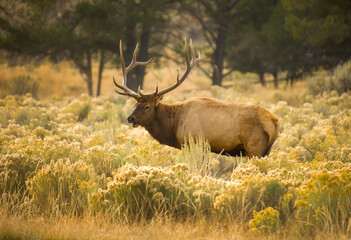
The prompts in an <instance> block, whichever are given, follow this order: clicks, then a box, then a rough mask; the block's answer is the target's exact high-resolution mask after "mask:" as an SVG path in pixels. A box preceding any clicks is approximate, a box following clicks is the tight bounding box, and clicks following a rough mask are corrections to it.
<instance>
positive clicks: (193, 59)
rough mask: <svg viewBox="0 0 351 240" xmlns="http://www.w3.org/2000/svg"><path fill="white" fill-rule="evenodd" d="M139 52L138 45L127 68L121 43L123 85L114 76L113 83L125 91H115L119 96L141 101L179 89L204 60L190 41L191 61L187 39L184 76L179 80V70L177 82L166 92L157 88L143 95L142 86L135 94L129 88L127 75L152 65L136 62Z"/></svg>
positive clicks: (120, 43) (149, 61)
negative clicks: (193, 69)
mask: <svg viewBox="0 0 351 240" xmlns="http://www.w3.org/2000/svg"><path fill="white" fill-rule="evenodd" d="M138 50H139V44H137V45H136V47H135V50H134V53H133V59H132V62H131V63H130V64H129V66H128V67H127V68H126V67H125V64H124V58H123V51H122V41H120V42H119V51H120V55H121V63H122V73H123V83H122V85H119V84H118V83H117V82H116V81H115V77H114V76H113V82H114V83H115V85H116V87H118V88H119V89H121V90H123V92H120V91H118V90H115V91H116V92H117V93H118V94H121V95H127V96H130V97H133V98H135V99H137V100H141V99H143V98H149V97H157V96H162V95H164V94H166V93H168V92H170V91H172V90H174V89H175V88H177V87H178V86H179V85H180V84H182V82H184V80H185V79H186V78H187V76H188V75H189V73H190V71H191V69H192V68H193V67H194V66H195V65H196V64H197V63H198V61H200V60H201V59H202V58H201V56H200V52H199V53H198V57H196V55H195V51H194V48H193V44H192V41H191V39H190V52H191V60H190V59H189V54H188V43H187V40H186V39H185V47H184V53H185V61H186V69H185V71H184V73H183V74H182V76H181V77H180V78H179V71H178V70H177V82H176V83H175V84H173V85H172V86H170V87H169V88H166V89H165V90H162V91H161V92H158V86H156V91H155V92H153V93H150V94H143V93H141V91H140V86H139V88H138V93H136V92H134V91H133V90H131V89H129V88H128V87H127V74H128V73H129V72H130V71H131V70H133V69H134V68H135V67H136V66H146V65H148V64H149V63H151V61H152V59H150V60H148V61H147V62H138V61H137V60H136V55H137V54H138Z"/></svg>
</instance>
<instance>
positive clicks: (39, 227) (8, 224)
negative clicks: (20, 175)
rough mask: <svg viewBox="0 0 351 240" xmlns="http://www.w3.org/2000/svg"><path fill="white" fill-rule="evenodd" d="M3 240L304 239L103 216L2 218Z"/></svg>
mask: <svg viewBox="0 0 351 240" xmlns="http://www.w3.org/2000/svg"><path fill="white" fill-rule="evenodd" d="M0 239H72V240H73V239H77V240H80V239H82V240H83V239H96V240H105V239H106V240H107V239H108V240H112V239H133V240H137V239H152V240H164V239H170V240H178V239H179V240H181V239H197V240H200V239H228V240H229V239H233V240H234V239H235V240H246V239H269V240H280V239H291V240H293V239H301V235H299V234H295V232H294V228H293V226H292V227H291V231H286V232H280V233H275V234H271V235H262V234H260V235H254V234H250V233H248V232H247V231H245V229H243V227H242V225H239V224H237V223H234V222H226V223H223V222H221V221H215V222H214V221H212V222H208V221H206V220H198V221H196V222H174V221H171V220H165V219H163V220H152V221H151V222H148V223H145V222H144V223H140V222H139V223H121V222H108V221H106V219H105V218H102V217H100V218H99V217H95V218H91V217H85V218H61V219H54V220H52V219H46V218H43V217H32V218H31V219H25V218H23V217H14V216H4V215H3V214H1V216H0ZM312 239H315V240H327V239H338V240H346V239H347V237H340V236H333V235H330V234H329V235H328V234H324V233H319V234H318V235H316V236H314V237H313V238H312Z"/></svg>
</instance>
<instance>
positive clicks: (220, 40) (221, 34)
mask: <svg viewBox="0 0 351 240" xmlns="http://www.w3.org/2000/svg"><path fill="white" fill-rule="evenodd" d="M226 39H227V28H226V26H220V27H219V29H218V35H217V38H216V43H215V44H216V49H215V52H214V65H215V66H214V67H213V74H212V85H219V86H221V85H222V80H223V66H224V58H225V43H226Z"/></svg>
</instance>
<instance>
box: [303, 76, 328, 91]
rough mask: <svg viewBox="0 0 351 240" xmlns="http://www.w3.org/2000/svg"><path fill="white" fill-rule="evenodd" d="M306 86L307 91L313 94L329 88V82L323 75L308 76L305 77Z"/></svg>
mask: <svg viewBox="0 0 351 240" xmlns="http://www.w3.org/2000/svg"><path fill="white" fill-rule="evenodd" d="M306 86H307V89H308V91H309V92H310V93H311V94H313V95H317V94H320V93H323V92H325V91H330V90H331V82H330V80H329V79H326V77H325V76H324V75H316V76H311V77H308V78H307V79H306Z"/></svg>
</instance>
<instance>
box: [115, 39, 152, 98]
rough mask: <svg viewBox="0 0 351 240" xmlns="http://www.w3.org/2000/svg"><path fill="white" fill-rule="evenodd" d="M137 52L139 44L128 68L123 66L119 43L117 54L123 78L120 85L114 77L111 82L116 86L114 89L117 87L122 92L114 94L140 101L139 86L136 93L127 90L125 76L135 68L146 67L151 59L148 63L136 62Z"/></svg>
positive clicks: (120, 42) (120, 44)
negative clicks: (119, 57) (118, 53)
mask: <svg viewBox="0 0 351 240" xmlns="http://www.w3.org/2000/svg"><path fill="white" fill-rule="evenodd" d="M138 51H139V44H137V45H136V47H135V49H134V52H133V58H132V61H131V63H130V64H129V66H128V67H126V66H125V62H124V57H123V48H122V40H120V41H119V52H120V56H121V65H122V78H123V82H122V85H119V84H118V83H117V82H116V80H115V77H114V76H113V82H114V84H115V85H116V87H118V88H119V89H121V90H123V91H124V92H120V91H117V90H116V92H117V93H118V94H121V95H127V96H130V97H134V98H135V99H140V98H141V97H142V95H141V93H140V86H139V90H138V93H136V92H134V91H133V90H131V89H129V88H128V87H127V75H128V73H129V72H130V71H131V70H133V69H134V68H135V67H136V66H146V65H148V64H149V63H151V61H152V59H149V60H148V61H146V62H138V61H137V60H136V56H137V54H138Z"/></svg>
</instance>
